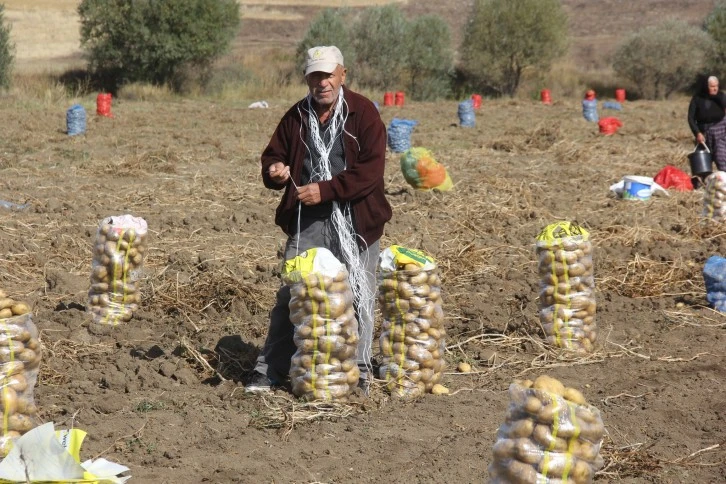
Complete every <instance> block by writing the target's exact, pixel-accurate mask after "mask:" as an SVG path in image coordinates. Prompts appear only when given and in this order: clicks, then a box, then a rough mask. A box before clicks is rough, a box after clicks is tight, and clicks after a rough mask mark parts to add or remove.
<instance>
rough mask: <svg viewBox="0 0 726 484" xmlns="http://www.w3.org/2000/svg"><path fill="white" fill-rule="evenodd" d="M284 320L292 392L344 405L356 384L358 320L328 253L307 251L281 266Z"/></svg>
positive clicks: (342, 271) (341, 270)
mask: <svg viewBox="0 0 726 484" xmlns="http://www.w3.org/2000/svg"><path fill="white" fill-rule="evenodd" d="M283 281H284V282H285V284H287V285H289V286H290V296H291V297H290V304H289V308H290V322H292V324H293V325H294V327H295V330H294V333H293V340H294V341H295V345H296V347H297V351H296V352H295V354H294V355H293V357H292V361H291V365H290V380H291V383H292V392H293V393H294V394H295V395H296V396H298V397H302V398H304V399H305V400H326V401H344V400H346V399H347V398H348V396H349V395H350V394H351V393H352V392H353V390H354V389H355V388H356V386H357V385H358V379H359V378H360V369H359V368H358V364H357V361H356V349H357V347H358V320H357V319H356V317H355V310H354V308H353V292H352V291H351V288H350V283H349V281H348V271H347V269H346V268H345V265H343V264H342V263H341V262H340V261H339V260H338V259H337V258H336V257H335V256H334V255H333V254H332V253H331V252H330V251H329V250H328V249H325V248H314V249H309V250H307V251H305V252H303V253H302V254H300V255H299V256H297V257H295V258H294V259H291V260H288V261H286V262H285V268H284V270H283Z"/></svg>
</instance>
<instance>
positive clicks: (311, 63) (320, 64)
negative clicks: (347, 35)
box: [305, 45, 345, 76]
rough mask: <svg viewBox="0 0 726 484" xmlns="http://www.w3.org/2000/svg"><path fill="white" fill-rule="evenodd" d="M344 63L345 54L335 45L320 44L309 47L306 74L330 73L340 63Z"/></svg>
mask: <svg viewBox="0 0 726 484" xmlns="http://www.w3.org/2000/svg"><path fill="white" fill-rule="evenodd" d="M339 64H340V65H341V66H342V65H345V64H343V54H342V53H341V52H340V49H338V48H337V47H335V46H334V45H330V46H326V45H320V46H318V47H312V48H310V49H308V55H307V58H306V59H305V75H306V76H307V75H308V74H310V73H311V72H327V73H328V74H330V73H331V72H333V71H334V70H335V68H336V67H338V65H339Z"/></svg>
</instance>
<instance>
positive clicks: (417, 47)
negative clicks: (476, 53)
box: [406, 15, 453, 101]
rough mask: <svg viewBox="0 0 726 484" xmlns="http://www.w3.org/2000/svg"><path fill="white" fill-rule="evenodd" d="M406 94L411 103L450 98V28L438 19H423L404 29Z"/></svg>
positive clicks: (451, 64) (416, 20) (431, 16)
mask: <svg viewBox="0 0 726 484" xmlns="http://www.w3.org/2000/svg"><path fill="white" fill-rule="evenodd" d="M407 31H408V33H407V36H406V37H407V41H406V45H407V46H408V48H407V54H408V57H407V60H406V67H407V71H408V78H409V81H408V92H409V94H410V96H411V98H412V99H415V100H418V101H423V100H434V99H439V98H442V97H447V96H448V95H450V94H451V81H452V78H453V76H452V68H453V53H452V51H451V47H450V45H451V34H450V32H449V26H448V24H447V23H446V22H444V21H443V20H442V19H441V18H440V17H437V16H435V15H424V16H422V17H418V18H416V19H414V20H412V21H411V22H410V23H409V25H408V28H407Z"/></svg>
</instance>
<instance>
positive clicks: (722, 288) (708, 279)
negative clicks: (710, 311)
mask: <svg viewBox="0 0 726 484" xmlns="http://www.w3.org/2000/svg"><path fill="white" fill-rule="evenodd" d="M703 282H705V284H706V299H707V300H708V302H709V303H711V305H712V306H713V308H714V309H715V310H717V311H719V312H722V313H723V312H726V259H724V258H723V257H721V256H718V255H712V256H711V257H709V258H708V259H707V260H706V263H705V264H704V266H703Z"/></svg>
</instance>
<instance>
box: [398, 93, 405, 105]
mask: <svg viewBox="0 0 726 484" xmlns="http://www.w3.org/2000/svg"><path fill="white" fill-rule="evenodd" d="M405 97H406V95H405V94H404V93H403V91H396V106H403V100H404V98H405Z"/></svg>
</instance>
